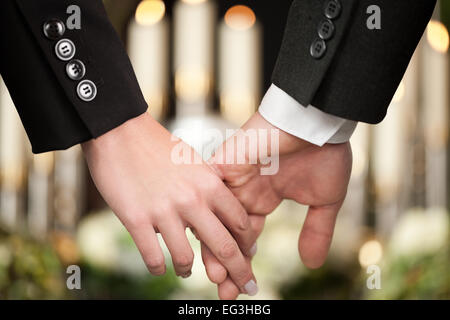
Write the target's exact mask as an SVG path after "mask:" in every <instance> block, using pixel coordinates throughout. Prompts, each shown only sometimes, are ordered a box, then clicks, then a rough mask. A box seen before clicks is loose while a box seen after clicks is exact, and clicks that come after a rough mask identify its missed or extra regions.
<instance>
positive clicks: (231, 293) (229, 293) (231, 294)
mask: <svg viewBox="0 0 450 320" xmlns="http://www.w3.org/2000/svg"><path fill="white" fill-rule="evenodd" d="M217 290H218V293H219V299H220V300H236V299H237V297H238V296H239V293H240V292H239V288H238V287H237V286H236V285H235V284H234V282H233V280H231V278H226V280H225V281H224V282H222V283H221V284H219V285H218V286H217Z"/></svg>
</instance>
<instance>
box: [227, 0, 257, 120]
mask: <svg viewBox="0 0 450 320" xmlns="http://www.w3.org/2000/svg"><path fill="white" fill-rule="evenodd" d="M261 52H262V48H261V27H260V25H259V23H258V21H257V20H256V16H255V14H254V12H253V11H252V10H251V9H250V8H248V7H246V6H242V5H238V6H234V7H232V8H230V9H229V10H228V11H227V13H226V14H225V18H224V20H223V21H222V22H221V24H220V29H219V93H220V106H221V112H222V114H223V115H224V117H225V118H226V119H227V120H229V121H232V122H233V123H235V124H237V125H239V126H240V125H242V124H243V123H244V122H245V121H247V120H248V118H250V116H251V115H253V113H254V112H255V111H256V108H257V105H258V104H259V102H260V101H259V100H260V98H261Z"/></svg>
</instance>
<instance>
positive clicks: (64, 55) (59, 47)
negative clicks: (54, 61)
mask: <svg viewBox="0 0 450 320" xmlns="http://www.w3.org/2000/svg"><path fill="white" fill-rule="evenodd" d="M75 51H76V48H75V44H74V43H73V42H72V41H70V40H69V39H61V40H59V41H58V42H57V43H56V46H55V53H56V56H57V57H58V58H59V59H60V60H62V61H69V60H70V59H72V58H73V57H74V56H75Z"/></svg>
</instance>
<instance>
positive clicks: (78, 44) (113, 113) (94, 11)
mask: <svg viewBox="0 0 450 320" xmlns="http://www.w3.org/2000/svg"><path fill="white" fill-rule="evenodd" d="M71 5H77V6H78V7H79V8H80V9H81V29H73V30H70V29H69V28H66V30H65V32H64V34H63V35H62V36H61V39H69V40H71V41H72V42H73V44H74V45H75V48H76V53H75V56H74V57H73V59H78V60H80V61H82V62H83V63H84V65H85V69H86V74H85V76H84V77H83V78H82V79H80V80H77V81H75V80H72V79H70V78H69V77H68V75H67V73H66V65H67V63H68V62H69V61H63V60H61V59H59V58H58V57H57V55H56V53H55V45H56V43H57V42H58V41H59V40H60V39H54V40H52V39H48V38H47V37H46V36H45V35H44V32H43V25H44V24H45V23H46V22H47V21H49V20H51V19H58V20H61V21H63V22H64V23H65V22H66V20H67V18H68V17H69V16H70V14H68V13H67V8H68V7H69V6H71ZM0 29H1V35H0V46H1V47H0V52H1V55H2V56H1V59H0V71H1V75H2V78H3V80H4V81H5V83H6V86H7V87H8V90H9V92H10V94H11V97H12V99H13V101H14V104H15V106H16V108H17V110H18V112H19V115H20V117H21V120H22V123H23V125H24V127H25V129H26V132H27V134H28V137H29V139H30V141H31V144H32V148H33V152H35V153H39V152H45V151H51V150H59V149H66V148H68V147H71V146H73V145H75V144H78V143H81V142H84V141H87V140H89V139H92V138H96V137H98V136H100V135H102V134H104V133H106V132H108V131H109V130H112V129H113V128H115V127H117V126H119V125H120V124H122V123H124V122H126V121H127V120H129V119H131V118H134V117H136V116H138V115H140V114H142V113H144V112H145V111H146V110H147V104H146V102H145V100H144V98H143V96H142V93H141V91H140V88H139V86H138V84H137V80H136V77H135V74H134V72H133V69H132V67H131V63H130V61H129V59H128V56H127V54H126V51H125V49H124V47H123V45H122V43H121V41H120V39H119V38H118V36H117V34H116V33H115V31H114V29H113V27H112V25H111V24H110V22H109V20H108V18H107V15H106V12H105V10H104V7H103V4H102V1H101V0H70V1H68V0H39V1H36V0H2V1H1V3H0ZM83 80H90V81H92V82H93V83H94V84H95V86H96V88H97V95H96V96H95V98H94V100H92V101H89V102H86V101H84V100H82V99H80V97H79V95H78V94H77V86H78V84H79V83H80V81H83Z"/></svg>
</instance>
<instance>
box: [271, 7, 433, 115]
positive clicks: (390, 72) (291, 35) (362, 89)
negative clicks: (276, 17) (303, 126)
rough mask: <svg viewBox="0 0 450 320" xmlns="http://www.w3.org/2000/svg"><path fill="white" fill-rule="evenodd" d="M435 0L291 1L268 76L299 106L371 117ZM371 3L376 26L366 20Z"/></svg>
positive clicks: (382, 104) (384, 104)
mask: <svg viewBox="0 0 450 320" xmlns="http://www.w3.org/2000/svg"><path fill="white" fill-rule="evenodd" d="M435 4H436V0H414V1H411V0H395V1H393V0H295V1H294V2H293V4H292V7H291V10H290V14H289V18H288V23H287V27H286V32H285V36H284V40H283V44H282V48H281V51H280V54H279V57H278V61H277V64H276V67H275V70H274V73H273V79H272V81H273V83H274V84H275V85H277V86H278V87H279V88H281V89H282V90H283V91H285V92H286V93H288V94H289V95H290V96H292V97H293V98H295V99H296V100H297V101H298V102H299V103H301V104H302V105H304V106H308V105H313V106H314V107H316V108H319V109H321V110H322V111H324V112H326V113H329V114H332V115H336V116H339V117H342V118H345V119H349V120H355V121H362V122H367V123H378V122H380V121H382V120H383V118H384V117H385V115H386V111H387V108H388V106H389V104H390V101H391V100H392V97H393V96H394V94H395V91H396V89H397V87H398V85H399V83H400V81H401V79H402V77H403V75H404V73H405V71H406V68H407V66H408V64H409V61H410V59H411V57H412V54H413V53H414V50H415V48H416V47H417V44H418V43H419V41H420V39H421V36H422V34H423V32H424V30H425V28H426V26H427V24H428V21H429V20H430V18H431V15H432V12H433V9H434V7H435ZM373 5H375V6H377V7H378V8H379V9H380V18H381V20H380V21H381V29H372V28H369V27H368V26H367V20H368V18H369V17H370V16H371V14H369V13H368V8H369V7H370V6H373ZM327 25H328V26H327ZM330 30H331V31H330ZM319 34H320V35H321V36H322V37H321V36H320V35H319ZM321 38H324V40H323V39H321ZM274 108H276V106H274Z"/></svg>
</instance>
